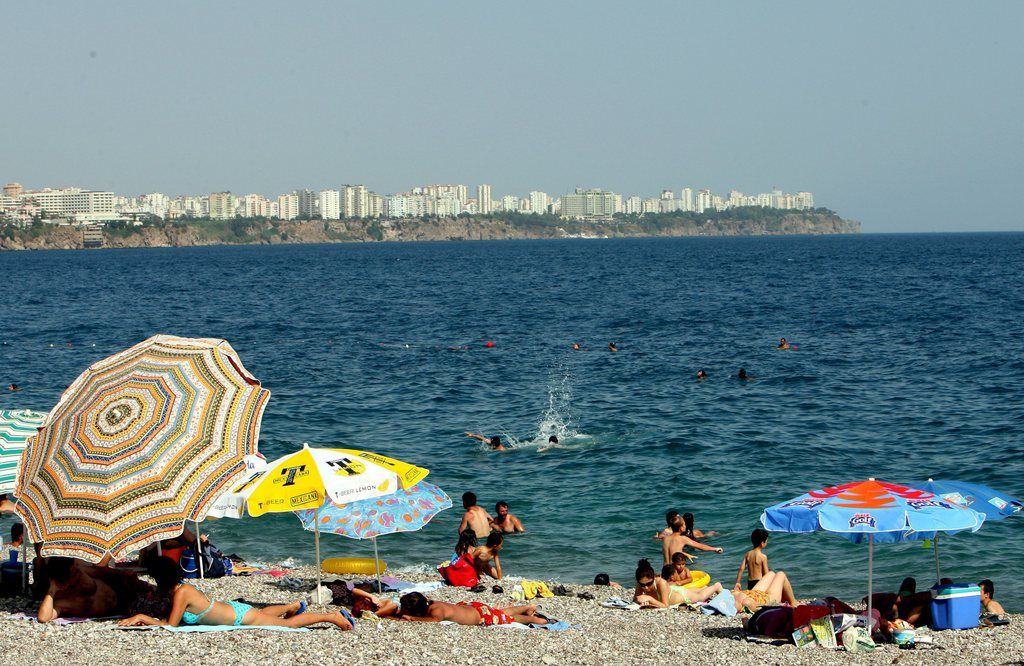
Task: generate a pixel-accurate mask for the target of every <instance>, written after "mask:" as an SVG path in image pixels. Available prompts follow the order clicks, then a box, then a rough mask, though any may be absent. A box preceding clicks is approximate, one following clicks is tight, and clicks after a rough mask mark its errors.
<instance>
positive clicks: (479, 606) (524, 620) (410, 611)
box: [399, 592, 549, 627]
mask: <svg viewBox="0 0 1024 666" xmlns="http://www.w3.org/2000/svg"><path fill="white" fill-rule="evenodd" d="M399 605H400V607H401V612H400V618H401V619H403V620H407V621H410V622H443V621H444V620H448V621H450V622H455V623H457V624H464V625H466V626H470V627H475V626H479V625H483V626H485V627H493V626H495V625H501V624H512V623H513V622H519V623H521V624H547V623H548V622H549V620H548V618H544V617H541V616H539V615H537V614H536V613H537V607H536V606H535V605H532V604H531V605H529V606H508V607H506V608H494V607H492V606H488V605H487V604H485V603H481V602H479V601H460V602H459V603H457V604H450V603H448V602H445V601H431V600H430V599H427V598H426V597H425V596H423V595H422V594H420V593H419V592H410V593H409V594H406V595H404V596H402V598H401V599H400V600H399Z"/></svg>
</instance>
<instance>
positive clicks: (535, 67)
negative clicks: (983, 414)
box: [0, 0, 1024, 231]
mask: <svg viewBox="0 0 1024 666" xmlns="http://www.w3.org/2000/svg"><path fill="white" fill-rule="evenodd" d="M0 15H2V22H3V25H4V28H3V37H2V39H0V62H2V63H3V70H4V85H3V90H4V92H3V94H2V95H0V127H2V128H3V141H2V144H0V145H2V147H0V180H2V181H3V182H7V181H12V180H13V181H19V182H21V183H23V184H24V185H26V186H27V187H42V186H60V185H80V186H84V187H90V188H100V189H112V190H114V191H116V192H118V193H124V194H138V193H143V192H150V191H162V192H166V193H169V194H172V195H173V194H181V193H186V192H194V193H202V192H211V191H216V190H222V189H230V190H232V191H234V192H236V193H239V194H242V193H247V192H261V193H264V194H267V195H272V194H275V195H276V194H277V193H280V192H284V191H290V190H292V189H294V188H301V187H312V188H324V187H328V186H331V187H336V186H338V185H340V184H342V183H364V184H366V185H367V186H368V187H370V188H371V189H374V190H376V191H378V192H382V193H383V192H393V191H399V190H404V189H407V188H409V187H412V186H414V185H418V184H425V183H434V182H461V183H466V184H468V185H470V187H471V188H475V186H476V185H477V183H479V182H489V183H491V184H492V185H493V187H494V192H495V194H496V195H500V194H503V193H506V192H509V193H516V194H520V195H525V194H526V193H527V192H528V191H529V190H531V189H541V190H545V191H548V192H550V193H553V194H559V193H563V192H565V191H566V190H567V189H569V188H572V187H574V186H577V185H583V186H588V187H604V188H610V189H614V190H615V191H617V192H621V193H624V194H633V193H639V194H642V195H645V196H652V195H656V194H658V193H659V192H660V191H661V190H662V189H663V188H671V189H674V190H677V191H678V190H679V189H680V188H682V187H684V186H691V187H694V188H699V187H710V188H711V189H713V190H715V191H717V192H720V193H723V194H725V193H727V192H728V190H729V189H730V188H732V187H735V188H737V189H739V190H742V191H744V192H748V193H753V192H759V191H766V190H768V189H769V188H770V187H771V186H772V185H778V186H779V187H781V188H782V189H784V190H787V191H797V190H804V189H807V190H811V191H813V192H814V193H815V195H816V198H817V201H818V203H819V204H820V205H825V206H828V207H830V208H833V209H835V210H837V211H839V212H840V213H842V214H843V215H845V216H847V217H853V218H856V219H859V220H861V221H862V222H863V223H864V229H865V231H932V230H999V229H1022V228H1024V215H1022V213H1021V207H1020V203H1019V200H1018V198H1017V195H1018V192H1019V191H1020V181H1021V178H1022V175H1024V168H1022V167H1024V158H1022V155H1024V85H1022V84H1024V75H1022V64H1024V46H1022V45H1024V39H1022V38H1021V34H1020V32H1021V28H1022V27H1024V3H1022V2H1015V1H1007V2H970V3H967V2H960V3H947V2H904V1H900V2H858V3H853V2H843V3H838V2H817V1H816V2H760V1H758V2H718V1H709V2H700V3H696V2H678V1H676V2H596V1H592V2H524V1H522V0H516V1H514V2H504V3H496V2H483V1H480V0H475V1H466V2H445V1H441V0H438V1H436V2H414V1H413V0H408V1H405V2H381V1H376V2H360V3H356V2H296V3H290V2H289V3H286V2H279V3H267V2H215V3H209V2H181V1H175V2H162V3H155V2H150V3H143V2H119V3H115V2H98V3H93V2H40V3H5V4H4V5H3V7H2V14H0Z"/></svg>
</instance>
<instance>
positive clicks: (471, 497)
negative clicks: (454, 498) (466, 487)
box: [462, 492, 476, 509]
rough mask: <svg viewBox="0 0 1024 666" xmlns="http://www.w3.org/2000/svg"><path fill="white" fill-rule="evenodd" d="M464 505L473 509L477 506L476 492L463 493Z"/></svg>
mask: <svg viewBox="0 0 1024 666" xmlns="http://www.w3.org/2000/svg"><path fill="white" fill-rule="evenodd" d="M462 506H463V507H465V508H466V509H471V508H473V507H474V506H476V493H471V492H466V493H462Z"/></svg>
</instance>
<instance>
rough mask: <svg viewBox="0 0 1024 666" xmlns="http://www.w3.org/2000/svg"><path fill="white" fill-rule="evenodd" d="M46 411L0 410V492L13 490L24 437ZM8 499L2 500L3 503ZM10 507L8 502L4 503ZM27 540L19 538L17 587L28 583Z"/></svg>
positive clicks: (30, 431) (42, 418) (26, 437)
mask: <svg viewBox="0 0 1024 666" xmlns="http://www.w3.org/2000/svg"><path fill="white" fill-rule="evenodd" d="M44 419H46V414H44V413H43V412H33V411H32V410H30V409H0V495H6V494H7V493H9V492H13V491H14V488H15V486H16V485H17V483H16V482H17V480H18V469H19V468H20V467H21V454H22V453H23V452H24V451H25V444H26V442H27V441H28V438H29V437H31V436H33V435H35V434H36V433H37V432H38V431H39V426H41V425H43V420H44ZM7 501H8V500H4V503H6V502H7ZM8 506H10V505H8ZM27 554H28V539H22V541H21V589H22V591H24V590H25V588H26V586H27V585H28V557H27Z"/></svg>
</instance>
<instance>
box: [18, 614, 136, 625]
mask: <svg viewBox="0 0 1024 666" xmlns="http://www.w3.org/2000/svg"><path fill="white" fill-rule="evenodd" d="M125 617H127V616H126V615H109V616H106V617H58V618H56V619H53V620H50V621H49V622H48V623H47V624H54V625H57V626H58V627H63V626H65V625H68V624H80V623H82V622H102V621H104V620H123V619H124V618H125ZM11 619H12V620H31V621H32V622H38V621H39V619H38V618H37V617H36V616H35V615H29V614H28V613H13V614H12V615H11Z"/></svg>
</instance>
